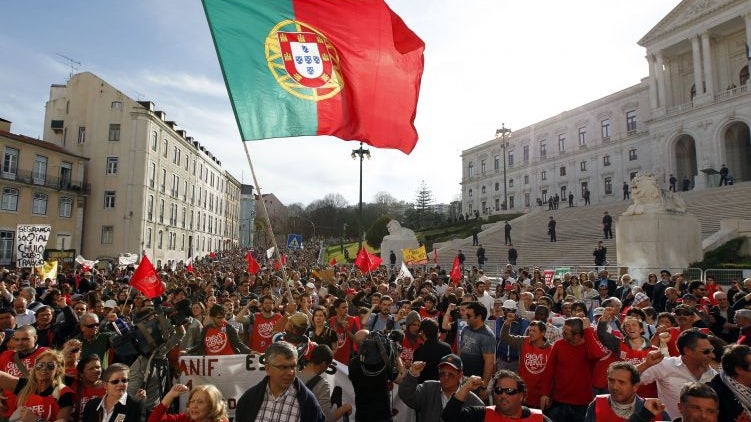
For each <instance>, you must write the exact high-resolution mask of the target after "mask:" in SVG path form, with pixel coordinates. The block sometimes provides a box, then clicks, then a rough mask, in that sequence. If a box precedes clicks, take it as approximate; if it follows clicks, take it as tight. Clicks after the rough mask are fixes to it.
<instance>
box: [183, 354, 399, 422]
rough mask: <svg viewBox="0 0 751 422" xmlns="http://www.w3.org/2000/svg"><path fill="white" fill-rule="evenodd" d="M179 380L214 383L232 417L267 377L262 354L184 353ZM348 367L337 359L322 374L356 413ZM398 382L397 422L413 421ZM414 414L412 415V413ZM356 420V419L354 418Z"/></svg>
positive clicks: (394, 397)
mask: <svg viewBox="0 0 751 422" xmlns="http://www.w3.org/2000/svg"><path fill="white" fill-rule="evenodd" d="M179 368H180V372H179V377H180V383H181V384H185V385H187V386H188V388H191V389H192V388H193V386H195V385H204V384H212V385H214V386H216V388H218V389H219V391H221V392H222V396H223V397H224V400H225V401H226V403H227V413H228V415H229V417H230V418H234V416H235V408H236V407H237V401H238V400H240V397H241V396H242V395H243V393H245V391H247V390H248V389H249V388H251V387H253V386H254V385H256V384H258V383H259V382H261V380H262V379H263V378H264V377H265V376H266V370H265V367H264V365H263V356H261V355H257V354H250V355H224V356H181V357H180V363H179ZM348 373H349V370H348V368H347V366H346V365H343V364H342V363H341V362H338V361H334V362H333V363H332V364H331V366H329V368H328V369H327V370H326V372H324V373H323V374H322V376H323V377H324V378H326V380H327V381H328V382H329V385H330V386H331V390H332V391H333V389H334V387H337V386H338V387H341V389H342V403H350V404H352V412H353V415H354V413H355V411H356V409H355V392H354V391H353V389H352V382H350V380H349V378H348V377H347V374H348ZM397 388H398V386H397V385H394V389H393V391H392V392H391V396H392V405H393V407H394V409H396V410H397V414H396V415H394V417H393V420H394V422H413V421H414V418H412V416H413V415H414V413H412V412H409V408H408V407H407V405H405V404H404V403H403V402H402V401H401V400H400V399H399V396H398V395H397ZM187 401H188V394H182V395H180V411H181V412H184V411H185V409H186V406H187ZM410 415H412V416H410ZM351 419H353V418H351Z"/></svg>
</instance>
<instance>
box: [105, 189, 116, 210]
mask: <svg viewBox="0 0 751 422" xmlns="http://www.w3.org/2000/svg"><path fill="white" fill-rule="evenodd" d="M104 208H115V191H113V190H106V191H104Z"/></svg>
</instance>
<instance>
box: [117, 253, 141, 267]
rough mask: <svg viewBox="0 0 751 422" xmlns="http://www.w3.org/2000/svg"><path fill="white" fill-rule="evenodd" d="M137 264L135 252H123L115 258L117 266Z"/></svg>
mask: <svg viewBox="0 0 751 422" xmlns="http://www.w3.org/2000/svg"><path fill="white" fill-rule="evenodd" d="M136 264H138V254H135V253H123V254H120V256H119V257H118V258H117V266H118V267H127V266H128V265H136Z"/></svg>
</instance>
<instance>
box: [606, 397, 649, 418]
mask: <svg viewBox="0 0 751 422" xmlns="http://www.w3.org/2000/svg"><path fill="white" fill-rule="evenodd" d="M608 397H610V395H609V394H603V395H599V396H597V397H595V420H596V421H599V422H624V421H627V420H628V419H624V418H622V417H620V416H618V415H616V414H615V412H613V408H611V407H610V403H609V402H608ZM650 420H652V421H656V420H657V417H656V416H655V417H654V418H652V419H650Z"/></svg>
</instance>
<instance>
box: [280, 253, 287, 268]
mask: <svg viewBox="0 0 751 422" xmlns="http://www.w3.org/2000/svg"><path fill="white" fill-rule="evenodd" d="M281 259H282V265H287V255H284V254H282V258H281Z"/></svg>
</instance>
